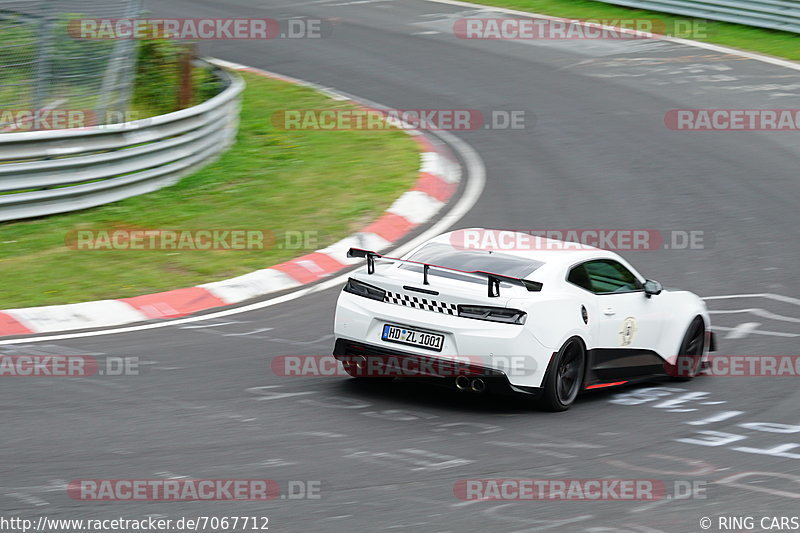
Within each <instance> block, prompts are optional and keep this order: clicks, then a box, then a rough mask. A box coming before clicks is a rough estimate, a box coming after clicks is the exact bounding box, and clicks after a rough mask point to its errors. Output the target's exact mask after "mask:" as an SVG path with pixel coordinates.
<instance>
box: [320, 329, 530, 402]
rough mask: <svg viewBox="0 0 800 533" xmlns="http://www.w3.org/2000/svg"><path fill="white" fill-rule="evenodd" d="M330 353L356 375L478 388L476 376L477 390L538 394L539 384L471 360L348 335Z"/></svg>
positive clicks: (497, 392)
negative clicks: (518, 379) (512, 377)
mask: <svg viewBox="0 0 800 533" xmlns="http://www.w3.org/2000/svg"><path fill="white" fill-rule="evenodd" d="M333 356H334V357H335V358H336V359H337V360H338V361H340V362H341V363H342V364H343V365H349V366H350V368H351V369H352V370H354V371H355V372H356V375H363V376H364V377H367V378H369V377H370V376H374V377H402V378H408V379H421V380H425V381H428V382H431V383H434V384H436V385H440V386H445V387H448V388H451V389H455V390H462V391H466V392H478V391H476V390H474V389H473V386H474V381H475V380H480V382H481V384H482V390H480V392H481V393H489V394H506V395H524V396H527V397H533V398H535V397H538V396H539V395H540V394H541V390H542V389H541V388H539V387H527V386H520V385H512V384H511V382H510V381H509V379H508V376H507V375H506V373H505V372H503V371H501V370H497V369H495V368H489V367H487V366H483V365H480V364H477V363H475V362H468V361H456V360H453V359H444V358H437V357H436V356H433V355H422V354H414V353H409V352H403V351H400V350H394V349H387V348H385V347H382V346H374V345H370V344H366V343H363V342H358V341H353V340H348V339H341V338H340V339H336V342H335V345H334V349H333ZM356 361H359V365H360V366H359V367H358V368H356V367H355V365H356ZM464 379H466V380H467V381H466V383H469V386H468V387H466V388H465V387H459V386H458V385H457V383H459V382H458V381H457V380H460V383H461V384H464V383H465V381H464Z"/></svg>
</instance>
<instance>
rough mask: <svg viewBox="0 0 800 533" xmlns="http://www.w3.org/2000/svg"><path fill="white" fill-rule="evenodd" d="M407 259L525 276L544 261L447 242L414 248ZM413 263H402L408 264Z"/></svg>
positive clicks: (457, 267)
mask: <svg viewBox="0 0 800 533" xmlns="http://www.w3.org/2000/svg"><path fill="white" fill-rule="evenodd" d="M408 259H409V260H410V261H416V262H418V263H426V264H429V265H437V266H442V267H445V268H454V269H456V270H465V271H467V272H470V271H474V270H482V271H484V272H491V273H492V274H500V275H503V276H510V277H512V278H525V277H526V276H528V275H530V274H531V273H532V272H533V271H535V270H536V269H537V268H539V267H540V266H542V265H543V264H544V263H542V262H541V261H535V260H533V259H525V258H523V257H517V256H515V255H509V254H504V253H498V252H494V251H491V252H490V251H484V250H456V249H453V247H452V246H450V245H449V244H444V243H439V242H432V243H428V244H426V245H425V246H423V247H422V248H420V249H419V250H417V251H416V252H415V253H414V254H413V255H412V256H411V257H409V258H408ZM412 266H413V265H403V267H405V268H408V267H412Z"/></svg>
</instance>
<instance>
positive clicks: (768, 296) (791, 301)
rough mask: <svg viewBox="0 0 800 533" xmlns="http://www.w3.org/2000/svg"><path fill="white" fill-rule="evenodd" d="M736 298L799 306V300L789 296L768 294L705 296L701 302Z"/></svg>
mask: <svg viewBox="0 0 800 533" xmlns="http://www.w3.org/2000/svg"><path fill="white" fill-rule="evenodd" d="M736 298H766V299H768V300H775V301H776V302H783V303H787V304H792V305H797V306H800V299H797V298H792V297H791V296H783V295H782V294H770V293H768V292H764V293H759V294H728V295H725V296H706V297H704V298H703V300H733V299H736Z"/></svg>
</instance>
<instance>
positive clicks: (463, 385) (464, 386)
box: [456, 376, 469, 391]
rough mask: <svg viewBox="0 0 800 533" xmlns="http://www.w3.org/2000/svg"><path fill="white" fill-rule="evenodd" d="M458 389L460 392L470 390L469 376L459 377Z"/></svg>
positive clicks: (457, 380)
mask: <svg viewBox="0 0 800 533" xmlns="http://www.w3.org/2000/svg"><path fill="white" fill-rule="evenodd" d="M456 388H457V389H458V390H464V391H466V390H469V378H468V377H467V376H458V377H457V378H456Z"/></svg>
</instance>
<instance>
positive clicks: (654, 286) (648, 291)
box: [644, 279, 663, 298]
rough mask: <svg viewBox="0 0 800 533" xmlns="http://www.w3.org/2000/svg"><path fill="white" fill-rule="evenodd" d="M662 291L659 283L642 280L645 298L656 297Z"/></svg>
mask: <svg viewBox="0 0 800 533" xmlns="http://www.w3.org/2000/svg"><path fill="white" fill-rule="evenodd" d="M662 290H663V287H662V286H661V284H660V283H659V282H657V281H654V280H652V279H646V280H644V295H645V296H646V297H648V298H650V297H651V296H657V295H659V294H661V291H662Z"/></svg>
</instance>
